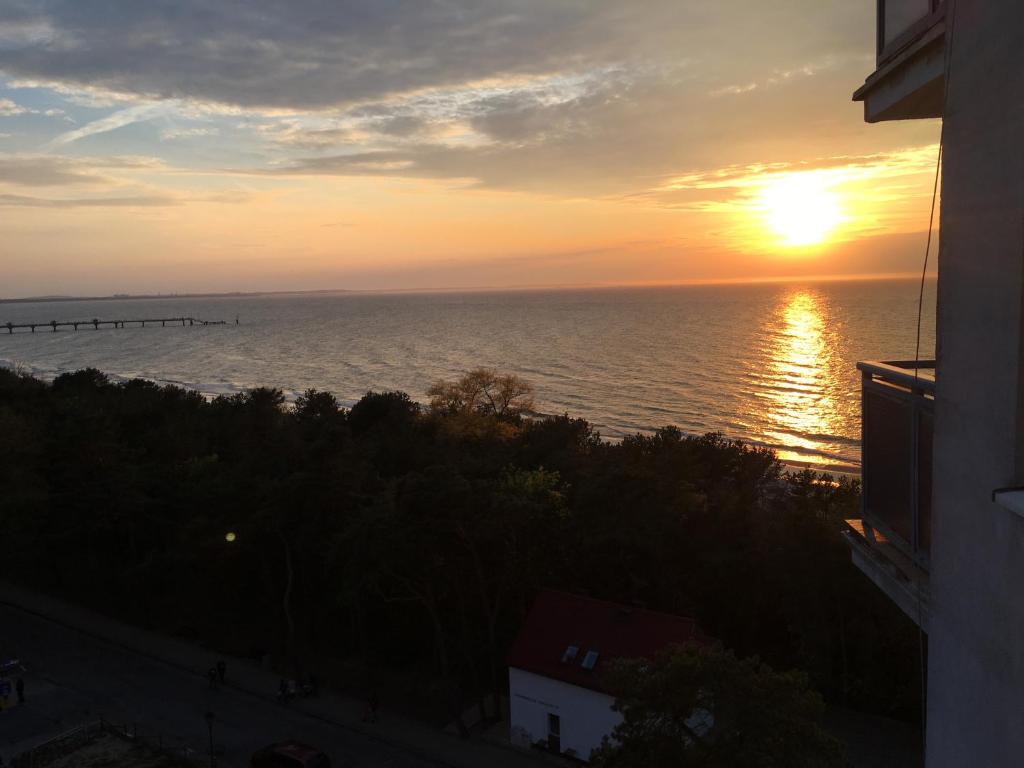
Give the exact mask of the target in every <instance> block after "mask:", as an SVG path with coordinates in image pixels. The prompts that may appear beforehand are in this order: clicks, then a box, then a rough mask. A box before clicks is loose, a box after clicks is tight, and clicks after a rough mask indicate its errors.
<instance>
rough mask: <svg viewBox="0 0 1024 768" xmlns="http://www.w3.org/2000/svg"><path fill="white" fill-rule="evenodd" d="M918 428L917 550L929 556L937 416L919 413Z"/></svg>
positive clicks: (928, 412) (930, 548)
mask: <svg viewBox="0 0 1024 768" xmlns="http://www.w3.org/2000/svg"><path fill="white" fill-rule="evenodd" d="M918 419H919V421H918V427H917V507H918V512H917V517H918V530H917V549H918V551H919V552H921V553H922V554H924V555H925V556H928V555H930V554H931V551H932V444H933V440H934V437H933V435H934V429H935V415H934V414H933V413H932V412H931V411H927V410H924V411H919V412H918Z"/></svg>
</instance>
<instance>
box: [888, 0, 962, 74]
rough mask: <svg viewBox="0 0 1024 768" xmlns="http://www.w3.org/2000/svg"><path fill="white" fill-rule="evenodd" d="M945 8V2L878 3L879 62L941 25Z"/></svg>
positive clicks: (901, 0)
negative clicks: (937, 24)
mask: <svg viewBox="0 0 1024 768" xmlns="http://www.w3.org/2000/svg"><path fill="white" fill-rule="evenodd" d="M945 6H946V3H945V0H878V63H882V62H883V61H885V60H886V59H889V58H891V57H892V56H894V55H895V54H897V53H899V51H900V50H902V49H903V48H904V47H906V45H907V44H908V43H909V42H911V41H912V40H914V39H915V38H917V37H919V36H920V35H921V34H923V33H924V32H925V31H927V30H928V29H930V28H931V27H932V26H934V25H935V24H936V23H938V21H939V20H940V19H941V18H942V17H943V13H944V11H945Z"/></svg>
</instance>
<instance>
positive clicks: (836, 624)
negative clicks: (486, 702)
mask: <svg viewBox="0 0 1024 768" xmlns="http://www.w3.org/2000/svg"><path fill="white" fill-rule="evenodd" d="M488 419H491V420H494V421H495V424H494V425H492V426H493V428H491V427H488V426H487V424H488ZM0 456H2V457H3V461H2V463H0V519H2V523H3V536H4V557H3V558H0V563H2V566H0V567H2V569H3V573H2V575H3V577H5V578H9V579H11V580H16V581H20V582H22V583H25V584H27V585H31V586H34V587H37V588H39V589H42V590H46V591H50V592H53V593H56V594H59V595H62V596H64V597H66V598H69V599H72V600H75V601H79V602H81V603H85V604H88V605H91V606H93V607H95V608H97V609H100V610H102V611H105V612H108V613H110V614H115V615H117V616H119V617H122V618H124V619H126V620H129V621H133V622H136V623H140V624H143V625H145V626H148V627H152V628H156V629H160V630H163V631H169V632H174V633H180V634H187V635H188V636H190V637H194V638H198V639H201V640H203V641H205V642H206V643H208V644H209V645H210V646H213V647H219V648H221V649H223V650H224V651H228V652H235V653H242V654H248V653H252V654H262V653H265V652H266V653H271V654H272V655H274V656H275V657H276V658H277V659H278V660H279V661H280V662H281V663H282V664H289V663H292V664H297V665H302V664H304V663H306V664H308V663H310V662H309V661H308V660H310V659H318V660H323V659H335V660H338V659H358V660H360V661H361V662H362V663H363V664H367V665H377V666H386V667H389V668H403V669H407V670H417V671H419V672H420V673H422V676H423V677H432V678H434V679H436V680H438V681H440V685H439V687H438V690H439V691H442V690H443V691H445V692H447V694H450V696H451V700H452V708H453V710H454V709H456V708H457V707H459V706H461V705H462V701H461V699H460V696H461V697H463V698H466V700H472V697H474V696H477V695H483V693H484V692H488V691H494V690H500V689H501V688H502V686H503V680H504V671H503V670H504V667H503V657H504V654H505V652H506V650H507V649H508V647H509V644H510V642H511V639H512V638H513V637H514V635H515V632H516V630H517V629H518V627H519V625H520V623H521V621H522V619H523V617H524V615H525V613H526V611H527V610H528V609H529V606H530V604H531V601H532V600H533V598H534V596H535V594H536V593H537V591H538V590H539V589H540V588H541V587H545V586H546V587H556V588H562V589H566V590H570V591H574V592H583V593H587V594H591V595H593V596H595V597H601V598H605V599H609V600H616V601H621V602H625V603H631V604H640V605H645V606H647V607H649V608H653V609H658V610H662V611H668V612H672V613H678V614H683V615H692V616H694V617H696V618H697V619H698V620H699V621H700V622H701V624H702V625H703V627H704V629H705V631H706V632H707V633H708V634H710V635H712V636H714V637H716V638H717V639H719V640H720V641H721V642H722V643H723V644H724V645H725V646H726V647H729V648H732V649H734V650H735V651H736V653H737V654H739V655H740V656H747V655H752V654H758V655H759V656H760V657H761V658H762V659H764V660H765V661H766V662H767V663H770V664H771V665H772V666H773V667H775V668H777V669H790V668H799V669H802V670H804V671H805V672H806V673H807V674H808V675H809V678H810V680H811V682H812V683H813V685H814V686H815V687H816V688H817V689H818V690H820V691H821V692H822V693H823V694H824V695H825V696H826V698H827V699H830V700H832V701H836V702H839V703H845V704H847V705H849V706H855V707H860V708H863V709H868V710H871V711H874V712H879V713H884V714H890V715H897V716H903V717H907V718H911V717H913V716H914V714H915V712H916V707H917V699H916V695H915V692H916V691H917V690H918V687H917V681H916V674H917V663H916V660H915V654H916V649H917V637H916V634H915V632H914V629H913V627H912V626H911V625H910V624H909V622H907V621H906V620H905V619H903V618H902V616H901V615H900V614H899V613H898V611H897V610H896V609H895V608H894V607H892V606H891V605H890V604H889V603H888V602H887V601H886V600H885V598H884V597H882V596H881V594H879V593H878V592H877V591H876V590H875V589H874V588H873V587H872V585H871V584H869V583H868V582H867V580H866V579H864V578H863V577H862V576H861V575H860V574H859V572H857V571H856V570H855V569H854V568H853V567H852V566H851V564H850V558H849V552H848V551H847V549H846V547H845V545H844V543H843V541H842V538H841V535H840V529H841V521H842V519H843V518H844V517H851V516H855V515H856V514H857V506H858V488H857V486H856V484H855V483H853V482H849V481H845V480H844V481H839V482H833V481H831V480H829V479H827V478H825V477H823V476H818V475H814V474H813V473H810V472H804V473H800V474H796V475H787V474H784V473H783V471H782V467H781V465H780V464H779V463H778V461H777V460H776V458H775V456H774V455H773V454H772V453H771V452H770V451H767V450H763V449H759V448H753V447H750V446H746V445H742V444H740V443H736V442H731V441H728V440H725V439H723V438H722V437H721V436H718V435H705V436H703V437H689V436H685V435H683V434H681V433H680V432H679V431H678V430H676V429H671V428H670V429H664V430H661V431H660V432H658V433H657V434H655V435H652V436H642V435H636V436H632V437H629V438H627V439H625V440H623V441H622V442H621V443H619V444H610V443H607V442H604V441H602V440H601V439H600V437H599V436H598V435H597V434H595V433H594V431H593V430H592V429H591V427H590V425H588V424H587V423H586V422H585V421H582V420H578V419H571V418H569V417H568V416H566V417H557V418H550V419H545V420H536V421H534V420H529V419H519V418H516V419H512V420H510V419H508V418H501V417H500V416H497V415H488V414H484V413H474V414H473V418H472V419H466V418H464V416H463V415H460V414H458V413H455V414H451V413H446V412H444V410H443V409H434V410H433V411H423V410H421V409H420V408H419V406H418V405H417V404H416V403H414V402H413V401H412V400H410V399H409V397H408V396H407V395H405V394H403V393H396V392H386V393H369V394H367V395H366V396H365V397H364V398H363V399H362V400H360V401H359V403H357V404H356V405H355V406H354V407H353V408H352V409H351V410H350V411H345V410H343V409H340V408H339V407H338V404H337V401H336V400H335V399H334V398H333V396H331V395H330V394H329V393H324V392H317V391H314V390H311V391H309V392H306V393H305V394H304V395H303V396H302V397H301V398H299V400H298V401H297V402H296V403H295V405H294V407H293V408H288V407H285V406H284V405H283V398H282V395H281V393H280V392H279V391H277V390H269V389H256V390H253V391H250V392H246V393H244V394H239V395H234V396H231V397H220V398H217V399H215V400H212V401H207V400H206V399H204V398H203V397H201V396H199V395H198V394H196V393H194V392H189V391H185V390H182V389H179V388H175V387H159V386H155V385H153V384H151V383H147V382H144V381H130V382H126V383H112V382H110V381H108V380H107V378H106V377H105V376H103V374H101V373H99V372H98V371H94V370H86V371H79V372H77V373H73V374H66V375H63V376H60V377H58V378H57V379H56V380H55V381H54V382H53V384H52V385H47V384H43V383H40V382H38V381H35V380H32V379H30V378H26V377H22V376H19V375H17V374H15V373H13V372H10V371H0ZM228 532H232V533H234V534H235V541H233V542H228V541H226V539H225V537H226V534H227V533H228ZM318 663H322V662H318ZM447 694H446V695H447Z"/></svg>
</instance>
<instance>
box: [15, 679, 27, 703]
mask: <svg viewBox="0 0 1024 768" xmlns="http://www.w3.org/2000/svg"><path fill="white" fill-rule="evenodd" d="M14 690H15V691H17V692H18V703H19V704H24V703H25V681H24V680H22V679H21V678H20V677H19V678H18V679H17V680H15V681H14Z"/></svg>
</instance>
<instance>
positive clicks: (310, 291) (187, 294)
mask: <svg viewBox="0 0 1024 768" xmlns="http://www.w3.org/2000/svg"><path fill="white" fill-rule="evenodd" d="M935 277H936V276H935V275H933V274H930V275H926V278H928V279H932V280H934V279H935ZM920 278H921V275H920V273H913V272H877V273H864V274H853V275H851V274H822V275H781V276H765V277H726V278H693V279H689V280H646V281H628V282H590V283H524V284H514V285H470V286H436V287H421V288H402V287H388V288H306V289H304V288H298V289H294V290H264V291H259V290H256V291H240V290H236V291H184V292H181V293H137V294H136V293H114V294H109V295H98V296H85V295H42V296H9V297H0V304H33V303H40V304H42V303H51V302H68V301H132V300H136V301H138V300H156V299H197V298H213V299H216V298H246V297H257V296H314V295H329V294H338V293H349V294H388V293H485V292H486V293H503V292H508V293H514V292H526V291H573V290H576V291H584V290H615V289H624V288H673V287H680V288H682V287H688V286H704V285H707V286H711V285H759V284H774V283H795V282H811V283H821V282H859V281H872V280H910V279H915V280H919V279H920Z"/></svg>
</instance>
